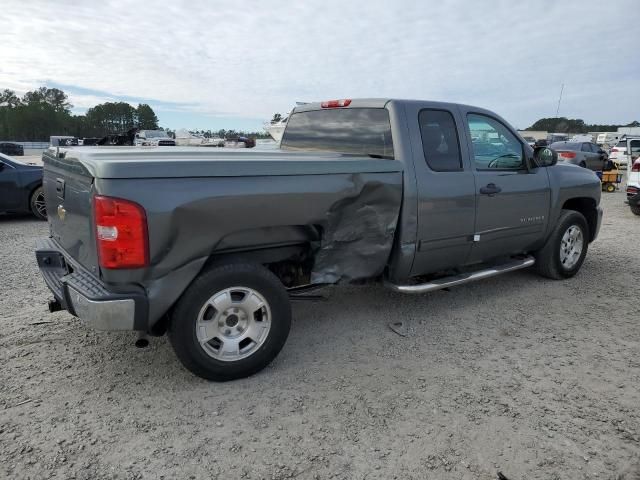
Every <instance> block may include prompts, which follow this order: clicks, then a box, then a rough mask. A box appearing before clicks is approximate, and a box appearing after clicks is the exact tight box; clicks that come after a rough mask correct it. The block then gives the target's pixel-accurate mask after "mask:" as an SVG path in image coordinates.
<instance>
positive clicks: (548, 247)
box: [535, 210, 589, 280]
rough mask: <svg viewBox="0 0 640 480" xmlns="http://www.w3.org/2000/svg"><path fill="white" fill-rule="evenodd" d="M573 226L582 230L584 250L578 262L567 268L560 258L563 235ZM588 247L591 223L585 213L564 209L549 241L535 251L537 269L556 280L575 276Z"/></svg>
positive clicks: (541, 273) (544, 275) (543, 274)
mask: <svg viewBox="0 0 640 480" xmlns="http://www.w3.org/2000/svg"><path fill="white" fill-rule="evenodd" d="M572 226H575V227H578V228H579V229H580V230H581V231H582V242H583V244H582V252H581V253H580V256H579V257H578V260H577V262H576V263H575V264H574V265H573V266H572V267H571V268H567V267H566V266H564V265H563V264H562V261H561V259H560V249H561V242H562V237H563V236H564V234H565V232H567V230H569V228H570V227H572ZM588 248H589V225H588V224H587V221H586V219H585V218H584V215H582V214H581V213H580V212H576V211H574V210H562V212H561V213H560V216H559V218H558V221H557V223H556V226H555V228H554V229H553V232H552V233H551V235H550V236H549V238H548V239H547V243H546V244H545V245H544V247H542V249H540V250H538V251H537V252H536V253H535V257H536V270H537V271H538V273H539V274H540V275H542V276H543V277H547V278H552V279H554V280H561V279H564V278H570V277H573V276H574V275H575V274H576V273H578V271H579V270H580V267H582V263H583V262H584V259H585V257H586V255H587V250H588Z"/></svg>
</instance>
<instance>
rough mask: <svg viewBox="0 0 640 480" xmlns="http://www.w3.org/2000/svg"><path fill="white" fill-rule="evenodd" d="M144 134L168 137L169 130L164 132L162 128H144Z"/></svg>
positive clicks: (146, 136)
mask: <svg viewBox="0 0 640 480" xmlns="http://www.w3.org/2000/svg"><path fill="white" fill-rule="evenodd" d="M141 133H142V135H143V136H144V137H145V138H167V137H168V135H167V132H163V131H162V130H143V131H142V132H141Z"/></svg>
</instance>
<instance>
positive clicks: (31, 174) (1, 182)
mask: <svg viewBox="0 0 640 480" xmlns="http://www.w3.org/2000/svg"><path fill="white" fill-rule="evenodd" d="M0 212H5V213H29V212H31V213H33V214H34V215H35V216H36V217H37V218H39V219H41V220H46V218H47V209H46V206H45V202H44V190H43V189H42V167H41V166H39V165H31V164H27V163H22V162H19V161H18V160H16V159H14V158H10V157H8V156H7V155H2V154H0Z"/></svg>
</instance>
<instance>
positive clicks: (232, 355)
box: [169, 264, 291, 381]
mask: <svg viewBox="0 0 640 480" xmlns="http://www.w3.org/2000/svg"><path fill="white" fill-rule="evenodd" d="M290 326H291V306H290V303H289V296H288V294H287V292H286V290H285V288H284V286H283V285H282V283H281V282H280V280H279V279H278V278H277V277H276V276H275V275H274V274H273V273H271V272H270V271H269V270H267V269H266V268H264V267H263V266H262V265H256V264H226V265H219V266H216V267H213V268H212V269H210V270H208V271H206V272H204V273H203V274H201V275H200V276H199V277H198V278H197V279H196V280H195V281H194V282H193V283H192V284H191V286H189V288H188V289H187V290H186V292H185V293H184V294H183V295H182V297H181V298H180V300H179V301H178V303H177V305H176V307H175V309H174V310H173V313H172V314H171V323H170V325H169V340H170V341H171V344H172V346H173V348H174V350H175V352H176V355H177V356H178V358H179V359H180V361H181V362H182V364H183V365H184V366H185V367H186V368H187V369H189V370H190V371H191V372H193V373H194V374H196V375H198V376H199V377H202V378H206V379H208V380H215V381H226V380H234V379H237V378H243V377H247V376H249V375H252V374H254V373H256V372H258V371H260V370H262V369H263V368H264V367H266V366H267V365H268V364H269V363H270V362H271V361H272V360H273V359H274V358H275V357H276V355H278V353H279V352H280V350H281V349H282V347H283V346H284V343H285V341H286V339H287V336H288V335H289V329H290Z"/></svg>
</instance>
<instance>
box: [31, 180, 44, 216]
mask: <svg viewBox="0 0 640 480" xmlns="http://www.w3.org/2000/svg"><path fill="white" fill-rule="evenodd" d="M29 207H30V208H31V213H33V215H35V217H36V218H37V219H39V220H46V219H47V208H46V206H45V205H44V189H43V188H42V186H40V187H38V188H36V189H35V190H34V191H33V193H32V194H31V198H30V199H29Z"/></svg>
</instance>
